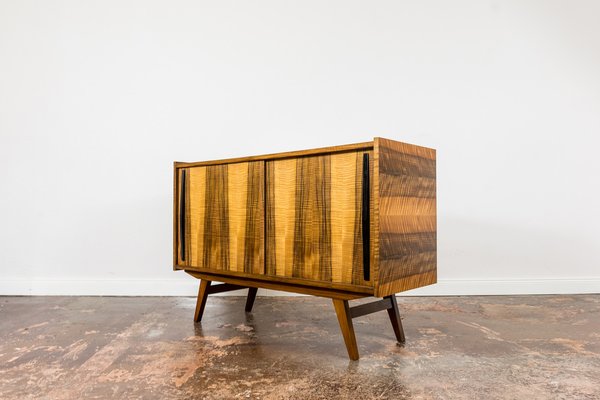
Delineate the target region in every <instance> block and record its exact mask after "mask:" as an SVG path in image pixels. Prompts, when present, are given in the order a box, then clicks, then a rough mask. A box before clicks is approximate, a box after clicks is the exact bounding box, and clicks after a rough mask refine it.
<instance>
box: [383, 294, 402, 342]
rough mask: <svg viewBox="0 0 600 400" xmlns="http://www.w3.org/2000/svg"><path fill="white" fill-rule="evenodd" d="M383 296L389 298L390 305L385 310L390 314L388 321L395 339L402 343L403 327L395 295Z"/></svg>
mask: <svg viewBox="0 0 600 400" xmlns="http://www.w3.org/2000/svg"><path fill="white" fill-rule="evenodd" d="M385 298H389V299H390V300H391V303H392V307H391V308H388V310H387V312H388V315H389V316H390V321H391V323H392V328H394V333H395V334H396V339H397V340H398V342H400V343H404V341H405V339H404V329H402V320H401V319H400V310H399V309H398V303H397V302H396V296H394V295H391V296H386V297H385Z"/></svg>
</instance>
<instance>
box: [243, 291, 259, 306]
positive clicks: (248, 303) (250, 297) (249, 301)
mask: <svg viewBox="0 0 600 400" xmlns="http://www.w3.org/2000/svg"><path fill="white" fill-rule="evenodd" d="M256 292H258V289H257V288H255V287H251V288H248V297H247V298H246V312H250V311H252V306H254V300H255V299H256Z"/></svg>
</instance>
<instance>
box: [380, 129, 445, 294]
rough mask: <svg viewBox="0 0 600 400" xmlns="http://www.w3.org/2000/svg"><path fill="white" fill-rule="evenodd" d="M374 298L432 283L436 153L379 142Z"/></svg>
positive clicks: (434, 259) (434, 272) (386, 141)
mask: <svg viewBox="0 0 600 400" xmlns="http://www.w3.org/2000/svg"><path fill="white" fill-rule="evenodd" d="M378 152H379V154H378V162H379V175H378V178H379V179H378V185H379V272H378V274H379V275H378V285H377V289H376V296H379V297H382V296H387V295H390V294H393V293H397V292H401V291H405V290H409V289H414V288H417V287H421V286H426V285H430V284H433V283H435V282H436V281H437V223H436V157H435V150H433V149H429V148H425V147H420V146H415V145H410V144H406V143H400V142H395V141H392V140H387V139H379V146H378Z"/></svg>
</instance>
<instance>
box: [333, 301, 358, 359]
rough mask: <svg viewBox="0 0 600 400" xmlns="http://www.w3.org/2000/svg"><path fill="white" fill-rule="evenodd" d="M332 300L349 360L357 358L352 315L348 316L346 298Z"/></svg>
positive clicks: (348, 308) (348, 309) (348, 310)
mask: <svg viewBox="0 0 600 400" xmlns="http://www.w3.org/2000/svg"><path fill="white" fill-rule="evenodd" d="M332 300H333V307H334V308H335V313H336V314H337V318H338V322H339V323H340V328H341V330H342V335H343V336H344V342H345V343H346V349H347V350H348V357H350V359H351V360H358V346H357V345H356V336H355V335H354V326H353V325H352V317H351V316H350V307H349V306H348V300H338V299H332Z"/></svg>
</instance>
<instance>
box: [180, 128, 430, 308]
mask: <svg viewBox="0 0 600 400" xmlns="http://www.w3.org/2000/svg"><path fill="white" fill-rule="evenodd" d="M365 153H368V154H369V161H370V168H369V169H370V182H371V185H372V187H371V191H370V194H371V195H370V197H371V198H370V200H371V203H370V217H371V221H370V228H369V229H370V241H371V242H370V243H369V244H368V246H369V248H370V279H369V280H365V279H364V278H365V276H364V273H363V272H364V271H363V263H364V262H363V260H362V256H363V243H362V228H363V224H362V223H361V215H362V214H361V213H362V210H361V207H362V205H361V202H362V192H361V190H362V155H363V154H365ZM240 160H255V161H249V162H236V161H240ZM183 170H185V171H186V176H187V178H186V185H185V186H186V190H185V193H180V192H181V173H182V171H183ZM174 195H175V196H174V197H175V198H174V203H173V205H174V208H175V210H176V212H175V215H174V219H173V232H174V237H175V243H174V248H173V252H174V265H175V268H176V269H185V270H196V271H205V272H207V273H213V272H215V271H227V273H228V274H232V275H234V276H238V277H243V278H248V277H252V276H256V277H257V278H258V277H260V279H262V280H273V281H274V282H288V283H290V284H297V285H302V286H306V285H314V286H316V287H320V288H332V289H336V290H350V291H356V292H357V293H372V294H374V295H376V296H379V297H383V296H386V295H389V294H392V293H396V292H400V291H404V290H408V289H412V288H415V287H419V286H424V285H428V284H431V283H435V281H436V279H437V270H436V264H437V243H436V242H437V238H436V230H437V227H436V165H435V150H433V149H428V148H425V147H420V146H415V145H411V144H406V143H400V142H395V141H391V140H387V139H381V138H376V139H375V140H374V141H373V142H367V143H359V144H355V145H346V146H336V147H330V148H323V149H313V150H304V151H299V152H289V153H279V154H272V155H267V156H255V157H245V158H238V159H230V160H218V161H217V162H201V163H176V164H175V185H174ZM181 196H184V199H185V201H184V202H183V203H185V210H184V213H185V218H184V221H185V226H184V230H183V232H182V233H178V229H179V225H178V214H177V213H178V208H180V207H181V205H180V203H179V202H178V200H179V197H181ZM182 235H183V237H185V242H184V243H185V244H186V246H184V247H185V248H182V247H181V243H180V241H179V238H178V236H182ZM182 251H183V253H184V254H183V259H181V258H180V253H181V252H182Z"/></svg>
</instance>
